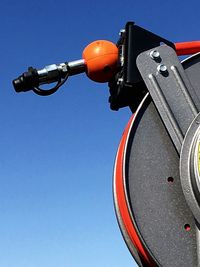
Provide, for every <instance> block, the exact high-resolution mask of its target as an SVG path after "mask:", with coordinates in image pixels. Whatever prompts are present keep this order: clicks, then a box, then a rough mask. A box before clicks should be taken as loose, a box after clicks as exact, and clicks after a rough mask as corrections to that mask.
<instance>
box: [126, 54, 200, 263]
mask: <svg viewBox="0 0 200 267" xmlns="http://www.w3.org/2000/svg"><path fill="white" fill-rule="evenodd" d="M199 62H200V55H197V56H195V57H192V58H190V59H188V60H187V61H185V62H184V63H183V66H184V69H185V70H186V74H188V78H189V80H190V82H191V84H192V86H193V89H194V91H195V94H194V93H193V92H192V94H191V96H192V97H193V95H195V97H196V99H193V100H194V102H195V103H196V105H197V109H198V111H199V110H200V105H199V99H200V90H199V89H200V88H199V87H200V86H199V85H200V63H199ZM197 98H198V99H197ZM125 183H126V193H127V198H128V200H129V205H130V211H131V214H132V217H133V218H134V221H135V223H136V225H137V227H138V229H139V232H140V234H141V236H142V238H143V239H144V240H145V243H146V246H147V248H148V249H149V250H150V251H151V253H152V254H153V255H154V256H155V258H156V260H157V261H158V262H159V264H160V265H161V266H197V255H196V252H197V249H196V236H195V223H194V219H193V216H192V214H191V211H190V209H189V208H188V206H187V203H186V201H185V198H184V195H183V192H182V188H181V183H180V177H179V156H178V154H177V152H176V150H175V148H174V146H173V144H172V142H171V139H170V137H169V136H168V134H167V132H166V129H165V127H164V125H163V123H162V121H161V119H160V117H159V115H158V113H157V111H156V109H155V107H154V105H153V103H152V102H151V101H150V98H149V99H147V100H146V101H145V103H144V105H143V107H142V109H141V110H140V112H139V113H138V116H137V118H136V121H135V123H134V125H133V127H132V130H131V134H130V137H129V141H128V147H127V151H126V178H125ZM187 226H190V230H189V231H187V230H188V227H187ZM185 228H186V229H185Z"/></svg>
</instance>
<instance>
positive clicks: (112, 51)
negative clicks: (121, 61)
mask: <svg viewBox="0 0 200 267" xmlns="http://www.w3.org/2000/svg"><path fill="white" fill-rule="evenodd" d="M83 59H84V60H85V64H86V66H87V70H86V73H87V76H88V77H89V78H90V79H91V80H93V81H96V82H100V83H103V82H108V81H109V80H110V79H111V78H112V76H113V75H114V74H115V72H116V70H117V62H118V48H117V46H116V45H115V44H113V43H112V42H109V41H105V40H98V41H94V42H92V43H91V44H89V45H88V46H87V47H86V48H85V49H84V50H83Z"/></svg>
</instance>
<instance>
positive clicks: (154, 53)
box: [150, 50, 160, 60]
mask: <svg viewBox="0 0 200 267" xmlns="http://www.w3.org/2000/svg"><path fill="white" fill-rule="evenodd" d="M150 57H151V58H152V59H154V60H158V59H160V53H159V52H158V51H157V50H152V51H151V52H150Z"/></svg>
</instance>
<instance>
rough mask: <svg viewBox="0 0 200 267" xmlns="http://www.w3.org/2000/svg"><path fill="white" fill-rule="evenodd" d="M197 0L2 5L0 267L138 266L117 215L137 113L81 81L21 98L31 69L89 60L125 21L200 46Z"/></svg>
mask: <svg viewBox="0 0 200 267" xmlns="http://www.w3.org/2000/svg"><path fill="white" fill-rule="evenodd" d="M199 8H200V3H199V1H197V0H196V1H194V0H193V1H189V2H188V1H185V2H184V1H172V0H169V1H158V0H156V1H146V2H145V1H138V0H135V1H132V0H129V1H128V0H123V1H113V0H111V1H105V0H102V1H99V2H96V1H89V0H86V1H64V0H57V1H54V0H49V1H47V0H45V1H24V0H21V1H20V0H19V1H14V0H7V1H5V0H1V3H0V23H1V79H0V114H1V116H0V125H1V131H0V136H1V137H0V169H1V175H0V266H1V267H36V266H37V267H58V266H59V267H94V266H95V267H132V266H136V265H135V263H134V261H133V259H132V257H131V255H130V254H129V251H128V249H127V248H126V245H125V244H124V241H123V239H122V237H121V234H120V231H119V228H118V225H117V222H116V218H115V213H114V208H113V200H112V172H113V163H114V158H115V154H116V150H117V146H118V143H119V140H120V137H121V134H122V132H123V129H124V127H125V125H126V123H127V121H128V119H129V117H130V115H131V113H130V111H129V110H128V108H126V109H122V110H120V111H118V112H113V111H111V110H110V109H109V105H108V96H109V93H108V88H107V85H106V84H98V83H94V82H92V81H91V80H89V79H88V78H87V77H86V76H85V75H83V74H81V75H79V76H77V77H71V78H70V79H69V80H68V81H67V83H66V84H65V85H64V86H63V87H62V88H61V89H60V91H58V92H57V93H56V94H54V95H53V96H50V97H46V98H45V97H39V96H36V95H34V94H33V93H31V92H28V93H24V94H23V93H22V94H16V93H15V92H14V90H13V88H12V84H11V81H12V79H13V78H15V77H17V76H18V75H19V74H20V73H22V72H23V71H25V70H26V69H27V67H28V66H34V67H37V68H42V67H43V66H45V65H48V64H51V63H60V62H64V61H70V60H76V59H80V58H81V54H82V50H83V49H84V47H85V46H86V45H87V44H89V43H90V42H92V41H94V40H97V39H107V40H111V41H113V42H116V41H117V40H118V32H119V30H120V29H121V28H123V27H124V25H125V24H126V22H127V21H135V22H136V23H137V24H138V25H140V26H142V27H144V28H147V29H149V30H150V31H153V32H155V33H157V34H158V35H161V36H163V37H165V38H166V39H169V40H171V41H174V42H176V41H187V40H188V41H190V40H198V39H199Z"/></svg>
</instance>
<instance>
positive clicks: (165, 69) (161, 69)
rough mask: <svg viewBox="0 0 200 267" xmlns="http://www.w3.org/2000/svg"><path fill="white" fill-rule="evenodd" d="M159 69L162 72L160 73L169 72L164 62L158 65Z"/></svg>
mask: <svg viewBox="0 0 200 267" xmlns="http://www.w3.org/2000/svg"><path fill="white" fill-rule="evenodd" d="M157 70H158V71H159V72H160V73H162V74H163V73H166V72H167V66H165V65H164V64H160V65H159V66H158V67H157Z"/></svg>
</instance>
